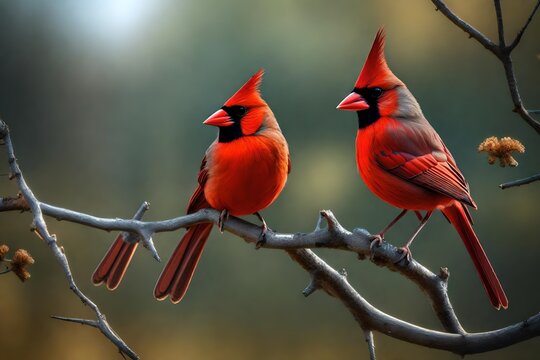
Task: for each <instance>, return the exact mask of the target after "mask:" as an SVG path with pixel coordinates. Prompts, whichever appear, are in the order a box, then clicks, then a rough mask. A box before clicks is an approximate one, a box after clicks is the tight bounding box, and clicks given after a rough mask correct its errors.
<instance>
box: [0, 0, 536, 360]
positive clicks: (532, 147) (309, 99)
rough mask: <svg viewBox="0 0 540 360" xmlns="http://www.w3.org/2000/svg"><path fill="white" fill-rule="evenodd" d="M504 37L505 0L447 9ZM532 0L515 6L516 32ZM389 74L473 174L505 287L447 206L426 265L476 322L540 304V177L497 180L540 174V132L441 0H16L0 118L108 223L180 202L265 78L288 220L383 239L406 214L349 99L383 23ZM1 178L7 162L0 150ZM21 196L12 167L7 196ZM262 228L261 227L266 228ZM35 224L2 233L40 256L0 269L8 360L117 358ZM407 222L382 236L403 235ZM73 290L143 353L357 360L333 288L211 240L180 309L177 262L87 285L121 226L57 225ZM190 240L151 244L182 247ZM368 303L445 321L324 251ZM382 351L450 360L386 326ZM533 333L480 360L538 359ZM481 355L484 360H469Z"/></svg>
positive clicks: (513, 316)
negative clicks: (363, 166)
mask: <svg viewBox="0 0 540 360" xmlns="http://www.w3.org/2000/svg"><path fill="white" fill-rule="evenodd" d="M448 4H449V6H450V7H451V8H453V9H455V11H456V12H457V13H458V14H459V15H460V16H462V17H463V18H465V19H466V20H468V21H470V22H471V23H472V24H474V25H475V26H477V27H478V28H479V29H480V30H482V31H484V32H485V33H486V34H487V35H489V36H490V37H491V38H492V39H495V38H496V29H495V17H494V10H493V5H492V2H491V1H488V0H484V1H473V2H465V1H448ZM533 4H534V1H532V0H531V1H519V2H515V1H508V0H507V1H504V2H503V6H504V9H503V10H504V16H505V21H506V30H507V34H508V38H509V39H511V38H513V35H514V34H515V33H516V31H517V30H518V29H519V27H520V26H521V24H522V23H523V22H524V21H525V19H526V17H527V16H528V14H529V11H530V9H531V8H532V6H533ZM382 24H384V25H385V27H386V30H387V51H386V53H387V58H388V62H389V65H390V67H391V68H392V69H393V70H394V72H395V73H396V74H397V75H398V76H399V77H400V78H401V79H402V80H403V81H404V82H405V83H406V84H407V85H408V86H409V88H410V89H411V91H412V92H413V94H415V96H416V97H417V99H418V101H419V102H420V104H421V105H422V107H423V110H424V113H425V115H426V116H427V118H428V119H429V120H430V121H431V123H432V124H433V126H434V127H435V128H436V129H437V130H438V132H439V133H440V134H441V136H442V138H443V139H444V140H445V142H446V144H447V145H448V147H449V148H450V149H451V150H452V152H453V154H454V157H455V158H456V160H457V162H458V163H459V164H460V167H461V169H462V171H463V173H464V174H465V176H466V177H467V178H468V180H469V182H470V185H471V189H472V194H473V197H474V198H475V200H476V202H477V203H478V206H479V211H477V212H474V214H473V215H474V217H475V220H476V227H475V228H476V231H477V233H478V235H479V237H480V239H481V240H482V241H483V244H484V245H485V248H486V251H487V252H488V254H489V256H490V258H491V260H492V262H493V264H494V266H495V268H496V270H497V273H498V274H499V276H500V279H501V281H502V283H503V284H504V286H505V288H506V291H507V294H508V297H509V299H510V309H509V310H507V311H499V312H497V311H495V310H493V308H492V307H491V306H490V304H489V302H488V300H487V297H486V295H485V293H484V290H483V288H482V286H481V284H480V281H479V280H478V278H477V276H476V274H475V272H474V269H473V266H472V263H471V261H470V260H469V258H468V255H467V254H466V251H465V249H464V247H463V245H462V244H461V240H459V237H458V235H457V234H456V232H455V231H454V229H453V228H452V227H451V226H450V225H449V224H448V223H447V222H446V221H445V220H444V219H443V217H442V216H441V215H440V214H438V215H436V216H434V218H433V219H432V221H431V222H430V224H429V225H428V226H427V227H426V229H425V230H424V231H423V232H422V233H421V235H420V236H419V238H418V239H417V241H416V242H415V244H414V246H413V251H414V255H415V258H416V259H417V260H419V261H420V262H422V263H423V264H425V265H426V266H428V267H429V268H431V269H433V270H436V269H438V268H439V267H441V266H447V267H449V269H450V271H451V274H452V276H451V280H450V295H451V298H452V300H453V303H454V307H455V309H456V311H457V313H458V315H459V316H460V318H461V320H462V322H463V324H464V326H465V328H466V329H467V330H469V331H483V330H489V329H494V328H497V327H502V326H505V325H509V324H512V323H514V322H517V321H519V320H523V319H524V318H526V317H528V316H530V315H532V314H534V313H536V312H538V311H539V308H538V304H539V303H540V289H539V287H538V280H537V278H538V275H539V270H538V258H539V254H540V250H539V247H538V211H539V209H540V205H539V199H540V184H539V183H535V184H531V185H528V186H525V187H521V188H514V189H510V190H505V191H501V190H500V189H499V188H498V187H497V185H498V184H500V183H501V182H505V181H508V180H513V179H517V178H520V177H525V176H528V175H532V174H534V173H538V171H539V170H540V169H539V161H538V157H539V155H540V142H539V141H538V135H537V134H535V133H534V132H533V131H532V130H531V128H529V127H528V126H527V125H526V124H525V122H524V121H522V120H521V119H520V118H519V117H518V116H517V115H515V114H513V113H512V112H511V109H512V104H511V101H510V98H509V93H508V89H507V86H506V82H505V79H504V75H503V68H502V65H501V64H500V63H499V62H498V60H496V58H495V57H494V56H493V55H491V54H490V53H488V52H487V51H486V50H485V49H483V48H482V47H481V46H480V45H479V44H478V43H476V42H475V41H474V40H469V39H468V38H467V36H466V35H465V34H464V33H463V32H462V31H461V30H459V29H457V28H456V27H455V26H454V25H452V24H451V23H450V22H449V21H448V20H447V19H446V18H444V17H443V16H442V15H441V14H440V13H437V12H435V11H434V6H433V5H432V4H431V3H430V2H429V1H420V0H416V1H407V2H405V1H399V2H398V1H391V0H385V1H353V0H337V1H332V2H330V1H323V0H276V1H265V2H262V1H248V0H231V1H218V0H198V1H195V0H182V1H172V0H153V1H152V0H132V1H128V0H121V1H120V0H119V1H107V0H99V1H96V0H94V1H68V0H63V1H46V2H44V1H2V2H1V3H0V54H1V55H0V114H1V116H2V117H3V119H4V120H5V121H6V122H7V123H8V124H9V126H10V127H11V131H12V137H13V141H14V144H15V147H16V149H15V150H16V153H17V156H18V159H19V161H20V165H21V167H22V169H23V172H24V175H25V176H26V179H27V181H28V183H29V184H30V186H31V187H32V188H33V190H34V192H35V194H36V195H37V196H38V198H39V199H40V200H42V201H44V202H48V203H51V204H54V205H58V206H62V207H66V208H70V209H75V210H80V211H83V212H87V213H91V214H95V215H99V216H104V217H130V216H131V215H132V213H134V212H135V210H136V209H137V207H138V206H139V204H140V203H141V202H142V201H143V200H148V201H150V203H151V204H152V207H151V211H150V212H149V213H148V214H147V216H146V219H148V220H150V219H153V220H156V219H165V218H171V217H175V216H179V215H181V214H183V212H184V211H185V206H186V204H187V201H188V199H189V196H190V194H191V192H192V191H193V189H194V187H195V184H196V175H197V171H198V168H199V165H200V161H201V159H202V156H203V154H204V151H205V149H206V148H207V146H208V145H209V144H210V143H211V141H213V139H214V138H215V136H216V129H214V128H209V127H206V126H203V125H202V121H203V120H204V119H205V118H206V117H207V116H208V115H209V114H211V113H212V112H214V111H215V110H216V109H218V108H219V107H221V105H222V103H223V102H224V101H225V100H226V99H227V98H228V97H229V96H230V95H232V94H233V92H234V91H236V90H237V89H238V87H239V86H240V85H241V84H243V83H244V81H246V80H247V79H248V78H249V77H250V76H251V75H252V74H253V73H254V72H255V71H256V70H257V69H258V68H260V67H264V68H265V69H266V76H265V80H264V83H263V86H262V92H263V95H264V97H265V99H266V100H267V101H268V103H269V104H270V106H271V107H272V109H273V110H274V112H275V114H276V116H277V118H278V120H279V122H280V124H281V127H282V129H283V132H284V133H285V135H286V137H287V139H288V141H289V145H290V150H291V157H292V164H293V167H292V169H293V170H292V173H291V175H290V177H289V181H288V184H287V186H286V188H285V190H284V191H283V193H282V194H281V196H280V197H279V199H278V200H277V201H276V202H275V203H274V204H273V205H272V206H271V207H270V208H269V209H267V210H265V211H264V212H263V213H264V215H265V217H266V220H267V221H268V222H269V224H270V226H271V227H272V228H274V229H277V230H279V231H283V232H296V231H310V230H312V229H313V227H314V225H315V222H316V217H317V212H318V210H320V209H322V208H325V209H332V210H333V211H334V212H335V214H336V215H337V216H338V218H339V220H340V221H341V222H342V224H343V225H344V226H346V227H348V228H349V229H352V228H354V227H366V228H368V229H369V230H370V231H372V232H375V231H378V230H380V229H381V228H382V227H383V226H384V225H386V224H387V222H388V221H390V220H391V219H392V218H393V217H394V216H395V215H396V214H397V212H398V210H397V209H394V208H392V207H390V206H388V205H386V204H385V203H383V202H382V201H380V200H379V199H377V198H375V196H374V195H372V194H371V193H370V192H369V191H368V190H367V188H366V187H365V185H364V184H363V183H362V181H361V180H360V178H359V176H358V174H357V170H356V164H355V160H354V138H355V134H356V119H355V115H354V114H351V113H348V112H341V111H337V110H335V107H336V105H337V103H338V102H339V101H340V100H341V99H342V98H343V97H344V96H345V95H347V94H348V93H349V91H350V89H351V88H352V86H353V84H354V81H355V80H356V77H357V75H358V72H359V70H360V68H361V66H362V64H363V61H364V59H365V56H366V55H367V52H368V51H369V47H370V45H371V41H372V39H373V37H374V35H375V32H376V31H377V29H378V27H379V26H380V25H382ZM539 35H540V18H536V19H534V20H533V22H532V24H531V26H530V28H529V30H528V31H527V33H526V35H525V37H524V38H523V41H522V43H521V44H520V45H519V47H518V48H517V49H516V51H515V53H514V62H515V65H516V72H517V77H518V80H519V85H520V89H521V92H522V95H523V98H524V101H525V103H526V104H527V105H528V106H529V107H531V108H535V107H536V108H538V107H539V106H540V93H539V92H538V83H539V80H540V79H539V75H540V72H539V66H540V47H539V45H540V44H539V42H538V39H539ZM491 135H497V136H513V137H516V138H518V139H520V140H521V141H522V142H523V143H524V144H525V146H526V147H527V153H526V154H525V155H522V156H519V157H518V161H519V162H520V165H519V167H518V168H515V169H509V168H504V169H503V168H499V167H498V166H489V165H488V164H487V161H486V156H485V154H478V153H477V152H476V147H477V145H478V143H480V142H481V141H482V140H483V139H484V138H486V137H487V136H491ZM0 159H3V160H2V161H0V173H7V172H8V166H7V162H6V161H5V152H4V150H3V149H1V148H0ZM15 191H16V188H15V186H14V184H13V182H9V181H8V180H7V177H5V176H3V177H0V196H1V195H12V194H14V193H15ZM252 220H254V221H255V219H252ZM30 221H31V217H30V215H29V214H22V215H21V214H19V213H15V212H14V213H2V214H0V229H1V232H0V243H7V244H8V245H9V246H10V247H12V248H13V249H15V248H18V247H23V248H26V249H28V250H29V251H30V253H31V254H33V255H34V257H35V258H36V263H35V265H33V266H32V267H31V271H32V278H31V280H30V281H28V282H27V283H25V284H22V283H20V281H19V280H18V279H16V278H15V277H14V276H12V275H5V276H2V277H1V278H0V284H1V286H0V349H1V358H6V359H7V358H13V357H17V358H19V359H119V358H120V356H119V355H118V354H117V352H116V349H115V348H114V346H113V345H112V344H111V343H109V342H108V341H107V340H106V339H105V338H104V337H103V336H102V335H101V334H100V333H99V332H98V331H96V330H95V329H91V328H89V327H84V326H79V325H75V324H68V323H63V322H59V321H54V320H51V319H50V318H49V316H50V315H64V316H73V317H89V316H90V317H91V316H92V314H91V313H90V311H88V309H86V308H85V307H84V306H82V305H81V303H80V301H79V300H78V299H77V298H76V297H75V296H74V295H72V293H71V292H70V291H69V289H68V287H67V283H66V281H65V278H64V275H63V273H62V271H61V269H60V267H59V265H58V264H57V263H56V261H55V260H54V259H53V257H52V255H51V253H50V251H49V250H48V248H47V247H46V246H45V245H44V244H43V243H42V242H41V241H40V240H38V239H37V238H36V237H35V236H33V235H32V234H31V233H30V232H29V231H28V227H29V224H30ZM416 223H417V222H416V220H415V218H414V216H408V217H407V219H406V220H404V221H403V222H402V223H400V225H398V226H397V227H396V229H395V230H393V231H392V232H391V233H390V234H389V235H388V236H387V240H388V241H390V242H393V243H394V244H402V243H403V242H404V241H405V240H406V238H407V237H408V236H409V234H410V232H411V231H412V229H413V228H414V226H415V225H416ZM49 226H50V230H51V232H54V233H56V234H57V235H58V238H59V241H60V243H61V245H63V246H64V248H65V250H66V252H67V254H68V256H69V259H70V262H71V265H72V269H73V272H74V275H75V278H76V280H77V281H78V284H79V285H80V287H81V289H82V290H83V291H85V292H86V293H87V294H88V295H89V296H90V297H91V298H92V299H94V300H95V301H96V302H97V303H98V304H99V306H101V308H102V310H103V311H104V312H105V314H107V318H108V319H109V321H110V323H111V325H112V326H113V327H114V328H115V329H116V330H117V331H118V333H119V334H120V335H121V336H122V337H123V339H125V340H126V341H127V343H128V344H130V345H131V346H132V347H133V349H134V350H135V351H136V352H138V353H139V354H140V355H141V356H142V357H143V358H145V359H352V358H355V359H363V358H367V350H366V347H365V344H364V340H363V335H362V332H361V330H360V328H359V327H358V325H357V323H356V322H355V321H354V320H353V318H352V317H351V316H350V314H349V313H348V312H347V310H346V309H345V308H344V307H343V306H342V305H341V304H340V303H338V302H337V301H335V300H334V299H332V298H331V297H329V296H327V295H326V294H324V293H323V292H317V293H315V294H314V295H312V296H310V297H309V298H307V299H305V298H304V297H303V296H302V294H301V290H302V289H303V288H304V287H305V286H306V285H307V283H308V281H309V277H308V275H307V274H306V273H305V272H304V271H303V270H301V269H300V268H299V267H298V265H296V264H295V263H293V262H292V261H291V260H290V259H289V258H288V256H287V255H286V254H285V253H283V252H281V251H273V250H260V251H255V250H254V248H253V246H250V245H246V244H245V243H244V242H243V241H241V240H239V239H238V238H235V237H233V236H231V235H229V234H223V235H220V234H219V233H218V232H217V231H215V230H214V232H213V234H212V236H211V239H210V241H209V243H208V246H207V248H206V250H205V253H204V255H203V258H202V260H201V262H200V264H199V267H198V271H197V272H196V275H195V277H194V280H193V282H192V285H191V288H190V290H189V292H188V295H187V297H186V298H185V300H184V301H183V302H182V303H181V304H179V305H174V306H173V305H171V304H170V303H169V302H168V301H167V302H157V301H155V300H154V299H153V297H152V289H153V286H154V282H155V281H156V279H157V277H158V276H159V274H160V272H161V269H162V266H163V264H158V263H156V262H155V261H153V259H152V258H151V256H150V255H149V253H148V252H146V251H142V250H139V251H138V252H137V254H136V256H135V258H134V260H133V264H132V266H131V268H130V269H129V271H128V273H127V276H126V278H125V280H124V282H123V283H122V284H121V286H120V287H119V288H118V289H117V291H115V292H109V291H107V290H106V289H105V288H104V287H94V286H93V285H92V284H91V282H90V275H91V273H92V272H93V270H94V268H95V266H96V264H97V263H98V261H99V260H100V259H101V257H102V256H103V254H104V252H105V251H106V249H107V248H108V247H109V245H110V243H111V241H112V240H113V239H114V237H115V234H112V233H111V234H109V233H105V232H102V231H98V230H94V229H90V228H85V227H81V226H77V225H73V224H69V223H61V222H57V221H55V220H49ZM182 234H183V232H180V231H179V232H175V233H166V234H160V235H158V236H156V237H155V240H156V245H157V247H158V251H159V252H160V254H161V256H162V257H163V258H164V260H166V259H168V257H169V254H170V253H171V252H172V249H173V248H174V247H175V246H176V244H177V241H178V239H179V238H180V237H181V235H182ZM317 253H318V254H319V255H321V256H322V257H323V258H324V259H325V260H327V261H328V262H329V263H330V264H331V265H333V266H334V267H335V268H338V269H341V268H346V269H347V272H348V273H349V280H350V282H351V283H352V284H353V285H354V286H355V287H356V288H357V289H358V291H359V292H360V293H361V294H362V295H363V296H365V297H366V299H367V300H369V301H370V302H371V303H372V304H374V305H376V306H378V307H379V308H380V309H381V310H384V311H386V312H388V313H390V314H392V315H394V316H397V317H400V318H402V319H404V320H408V321H411V322H414V323H416V324H419V325H422V326H427V327H430V328H437V329H440V325H439V324H438V322H437V320H436V319H435V318H434V315H433V313H432V310H431V308H430V306H429V304H428V302H427V300H426V298H425V297H424V296H423V295H422V294H421V292H420V291H419V290H418V289H417V288H416V287H415V286H414V285H413V284H411V283H410V282H408V281H406V280H405V279H404V278H402V277H401V276H399V275H397V274H395V273H391V272H389V271H387V270H386V269H381V268H378V267H376V266H374V265H373V264H371V263H368V262H363V261H358V260H357V259H356V257H355V256H354V254H351V253H345V252H338V251H323V250H320V251H319V250H317ZM376 343H377V347H378V354H379V356H380V358H381V359H433V358H438V359H456V358H457V357H456V356H455V355H452V354H448V353H445V352H442V351H436V350H430V349H425V348H420V347H418V346H415V345H410V344H406V343H404V342H401V341H398V340H394V339H392V338H388V337H386V336H383V335H381V334H376ZM539 351H540V341H539V340H538V339H534V340H531V341H528V342H525V343H522V344H518V345H515V346H512V347H509V348H507V349H504V350H500V351H497V352H493V353H488V354H483V355H475V356H470V358H474V359H507V358H510V357H512V358H514V359H533V358H536V356H537V354H538V352H539ZM468 358H469V357H468Z"/></svg>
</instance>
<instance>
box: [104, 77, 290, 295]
mask: <svg viewBox="0 0 540 360" xmlns="http://www.w3.org/2000/svg"><path fill="white" fill-rule="evenodd" d="M262 76H263V71H262V70H259V71H258V72H257V73H256V74H255V75H253V76H252V77H251V78H250V79H249V80H248V81H247V82H246V83H245V84H244V85H243V86H242V87H241V88H240V90H238V91H237V92H236V93H235V94H234V95H233V96H232V97H231V98H230V99H229V100H227V102H225V104H224V106H223V107H222V108H221V109H220V110H218V111H216V112H215V113H214V114H212V115H211V116H210V117H209V118H208V119H206V120H205V121H204V124H207V125H213V126H217V127H218V128H219V134H218V137H217V139H216V140H215V141H214V142H213V143H212V144H211V145H210V147H209V148H208V150H207V151H206V155H205V157H204V159H203V161H202V164H201V168H200V172H199V177H198V183H199V184H198V186H197V188H196V190H195V192H194V193H193V195H192V196H191V199H190V201H189V205H188V208H187V213H188V214H189V213H193V212H196V211H198V210H200V209H204V208H214V209H217V210H220V211H221V212H222V213H221V217H220V221H219V224H218V226H219V227H220V230H222V226H223V221H224V220H225V219H226V218H227V216H228V215H229V214H231V215H234V216H242V215H250V214H255V215H257V216H258V217H259V219H260V220H261V221H262V223H263V227H262V233H261V235H262V239H264V234H265V232H266V230H267V226H266V223H265V222H264V220H263V219H262V217H261V216H260V214H259V211H261V210H262V209H264V208H266V207H268V206H269V205H270V204H272V202H273V201H274V200H275V199H276V198H277V196H278V195H279V193H280V192H281V190H283V187H284V186H285V182H286V181H287V175H288V174H289V172H290V169H291V162H290V157H289V149H288V146H287V141H286V140H285V138H284V137H283V134H282V133H281V129H280V128H279V125H278V123H277V121H276V118H275V117H274V114H273V113H272V110H271V109H270V107H269V106H268V105H267V104H266V102H265V101H264V100H263V99H262V98H261V94H260V93H259V85H260V83H261V81H262ZM211 230H212V224H207V223H205V224H198V225H193V226H191V227H189V229H188V231H187V233H186V234H185V235H184V237H183V238H182V240H181V242H180V243H179V244H178V247H177V248H176V250H175V251H174V253H173V255H172V256H171V258H170V259H169V261H168V263H167V265H166V266H165V268H164V270H163V272H162V273H161V276H160V278H159V280H158V282H157V284H156V287H155V289H154V296H155V297H156V298H157V299H158V300H163V299H165V298H166V297H167V296H168V295H170V296H171V301H172V302H173V303H177V302H179V301H180V300H182V297H183V296H184V295H185V293H186V291H187V288H188V286H189V283H190V282H191V278H192V276H193V272H194V271H195V267H196V266H197V263H198V261H199V259H200V257H201V254H202V251H203V248H204V245H205V243H206V240H207V239H208V236H209V235H210V231H211ZM136 246H137V243H127V242H124V241H123V238H122V236H121V235H120V236H119V237H118V238H117V240H116V241H115V243H114V244H113V245H112V246H111V248H110V249H109V252H108V253H107V254H106V255H105V257H104V259H103V260H102V262H101V264H100V265H99V266H98V268H97V269H96V271H95V273H94V276H93V280H94V282H95V283H101V282H102V281H106V282H107V287H108V288H109V289H114V288H115V287H116V286H117V285H118V283H119V282H120V280H121V279H122V276H123V275H124V273H125V270H126V268H127V266H128V265H129V262H130V260H131V257H132V255H133V252H134V251H135V248H136Z"/></svg>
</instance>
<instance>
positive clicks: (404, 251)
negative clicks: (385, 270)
mask: <svg viewBox="0 0 540 360" xmlns="http://www.w3.org/2000/svg"><path fill="white" fill-rule="evenodd" d="M398 253H401V256H400V257H399V259H397V261H394V264H397V263H399V262H400V261H401V260H403V259H406V262H405V264H408V263H410V262H411V261H412V251H411V249H409V247H408V246H403V247H400V248H399V249H398Z"/></svg>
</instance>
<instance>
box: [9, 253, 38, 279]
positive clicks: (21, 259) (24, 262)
mask: <svg viewBox="0 0 540 360" xmlns="http://www.w3.org/2000/svg"><path fill="white" fill-rule="evenodd" d="M33 263H34V258H33V257H32V255H30V254H29V253H28V251H26V250H24V249H19V250H17V251H15V255H13V259H11V263H10V267H11V271H13V272H14V273H15V275H17V276H18V277H19V279H21V281H23V282H24V281H26V280H28V279H29V278H30V272H28V270H27V269H26V267H27V266H28V265H32V264H33Z"/></svg>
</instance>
